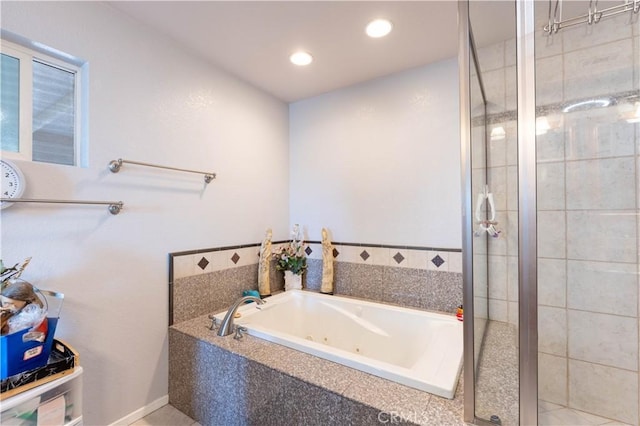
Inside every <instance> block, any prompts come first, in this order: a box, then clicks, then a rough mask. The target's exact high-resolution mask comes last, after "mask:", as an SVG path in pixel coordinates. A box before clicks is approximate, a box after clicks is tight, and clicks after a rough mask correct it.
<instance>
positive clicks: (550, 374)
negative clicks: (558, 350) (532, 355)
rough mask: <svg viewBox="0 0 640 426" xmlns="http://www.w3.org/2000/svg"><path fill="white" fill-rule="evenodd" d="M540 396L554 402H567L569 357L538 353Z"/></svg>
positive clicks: (561, 403)
mask: <svg viewBox="0 0 640 426" xmlns="http://www.w3.org/2000/svg"><path fill="white" fill-rule="evenodd" d="M538 397H539V398H540V399H541V400H544V401H548V402H552V403H554V404H560V405H566V404H567V358H565V357H560V356H554V355H549V354H545V353H539V354H538Z"/></svg>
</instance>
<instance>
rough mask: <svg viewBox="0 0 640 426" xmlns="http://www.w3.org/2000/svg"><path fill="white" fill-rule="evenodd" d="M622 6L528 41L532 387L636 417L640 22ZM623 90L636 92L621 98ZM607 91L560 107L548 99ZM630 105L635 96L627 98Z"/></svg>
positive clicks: (633, 420) (596, 410)
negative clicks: (534, 220) (533, 153)
mask: <svg viewBox="0 0 640 426" xmlns="http://www.w3.org/2000/svg"><path fill="white" fill-rule="evenodd" d="M630 18H631V15H630V14H629V15H627V14H623V15H620V16H618V17H615V18H610V19H607V20H603V22H601V23H600V24H598V25H597V26H593V27H589V26H586V25H585V26H581V27H575V28H571V29H566V30H563V31H561V32H560V33H559V34H557V35H555V36H554V37H553V38H551V39H549V38H547V39H546V43H539V44H540V47H538V48H536V73H537V75H538V77H537V82H536V86H537V88H538V90H537V92H536V96H537V105H538V110H539V115H540V116H544V117H546V118H547V120H548V122H549V125H550V126H551V129H550V130H549V131H548V132H547V133H546V134H542V135H539V136H538V138H537V142H538V149H537V156H538V188H539V189H538V224H539V225H538V226H539V227H538V259H539V260H538V263H539V290H538V294H539V296H538V306H539V307H538V316H539V320H538V328H539V352H540V364H539V365H540V367H541V370H540V388H539V389H540V398H541V399H544V400H546V401H550V402H553V403H557V404H561V405H567V406H569V407H571V408H575V409H579V410H583V411H587V412H590V413H593V414H596V415H599V416H603V417H608V418H613V419H615V420H618V421H621V422H625V423H630V424H638V421H639V418H638V409H639V407H638V397H639V395H638V381H639V375H638V356H639V352H638V296H639V295H638V237H637V235H638V218H639V216H638V212H639V210H638V207H639V204H638V202H639V199H638V192H637V191H638V187H639V185H638V165H639V164H640V163H639V162H638V154H639V153H640V152H639V151H638V146H639V144H640V128H639V127H640V124H638V123H629V122H627V121H626V118H627V117H626V116H625V115H624V114H625V110H628V109H630V110H631V111H633V109H634V107H633V102H640V38H639V36H640V24H639V23H638V16H637V15H636V17H635V18H634V19H633V20H631V21H630ZM628 96H632V97H634V99H635V100H632V101H631V102H629V99H630V98H628ZM606 97H611V98H612V99H613V100H614V101H613V106H610V107H606V108H591V109H584V110H582V111H579V110H576V111H572V112H568V113H562V112H561V110H559V109H558V106H557V104H558V103H560V104H561V105H567V104H570V103H572V102H576V101H578V100H583V99H593V98H606ZM636 107H637V105H636Z"/></svg>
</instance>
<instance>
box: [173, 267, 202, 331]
mask: <svg viewBox="0 0 640 426" xmlns="http://www.w3.org/2000/svg"><path fill="white" fill-rule="evenodd" d="M211 290H212V289H211V286H210V285H209V280H208V277H206V276H204V275H195V276H192V277H186V278H180V279H177V280H176V281H175V282H174V283H173V321H174V323H178V322H182V321H186V320H189V319H191V318H195V317H197V316H198V315H202V314H203V313H204V312H206V309H208V305H209V300H211V298H212V293H211Z"/></svg>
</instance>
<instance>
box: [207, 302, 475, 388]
mask: <svg viewBox="0 0 640 426" xmlns="http://www.w3.org/2000/svg"><path fill="white" fill-rule="evenodd" d="M265 300H266V303H265V304H264V305H261V306H258V305H256V304H255V303H250V304H246V305H244V306H242V307H241V308H240V309H239V310H238V311H239V312H241V314H242V316H241V317H240V318H238V319H236V320H235V322H236V324H240V325H243V326H245V327H247V329H248V330H249V331H248V332H249V334H251V335H253V336H256V337H259V338H262V339H265V340H268V341H271V342H274V343H278V344H281V345H284V346H288V347H290V348H293V349H297V350H299V351H302V352H306V353H308V354H311V355H315V356H318V357H321V358H324V359H327V360H330V361H334V362H337V363H340V364H343V365H346V366H348V367H351V368H355V369H358V370H361V371H364V372H366V373H370V374H373V375H376V376H379V377H382V378H385V379H388V380H392V381H394V382H397V383H401V384H403V385H406V386H411V387H413V388H416V389H420V390H423V391H426V392H430V393H433V394H435V395H439V396H442V397H445V398H453V395H454V392H455V389H456V385H457V383H458V377H459V375H460V369H461V367H462V340H463V339H462V323H461V322H460V321H457V320H456V318H455V317H453V316H449V315H442V314H436V313H431V312H424V311H418V310H414V309H407V308H400V307H395V306H390V305H384V304H380V303H372V302H365V301H361V300H355V299H350V298H345V297H339V296H329V295H324V294H318V293H312V292H306V291H298V290H294V291H287V292H284V293H280V294H277V295H274V296H272V297H269V298H267V299H265ZM217 317H218V318H219V319H222V317H224V312H223V313H221V314H219V315H217Z"/></svg>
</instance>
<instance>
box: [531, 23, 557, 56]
mask: <svg viewBox="0 0 640 426" xmlns="http://www.w3.org/2000/svg"><path fill="white" fill-rule="evenodd" d="M562 39H563V32H560V33H557V34H553V35H549V34H547V33H545V32H544V31H542V30H537V31H536V33H535V43H536V60H538V59H541V58H546V57H548V56H554V55H560V54H562Z"/></svg>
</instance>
